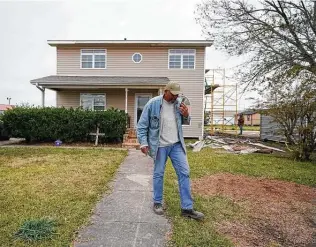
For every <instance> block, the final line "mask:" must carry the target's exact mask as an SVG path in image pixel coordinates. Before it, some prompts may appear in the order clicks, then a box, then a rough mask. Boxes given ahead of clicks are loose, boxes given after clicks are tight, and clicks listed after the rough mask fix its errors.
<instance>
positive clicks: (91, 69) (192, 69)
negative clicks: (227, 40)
mask: <svg viewBox="0 0 316 247" xmlns="http://www.w3.org/2000/svg"><path fill="white" fill-rule="evenodd" d="M48 44H49V45H50V46H53V47H56V50H57V52H56V53H57V73H56V75H51V76H47V77H43V78H38V79H34V80H31V84H33V85H36V86H37V88H38V89H40V90H41V91H42V103H43V105H44V103H45V89H46V88H48V89H51V90H54V91H56V102H57V107H61V106H64V107H74V108H76V107H79V106H81V107H83V108H84V109H92V110H106V109H108V108H110V107H114V108H119V109H121V110H125V112H127V113H128V115H129V116H130V126H131V127H132V128H135V126H136V124H137V121H138V120H139V117H140V115H141V113H142V110H143V107H144V105H145V104H146V103H147V102H148V100H149V99H150V98H152V97H154V96H157V95H159V94H163V89H164V86H165V85H166V84H167V83H168V82H169V81H177V82H179V83H180V84H181V87H182V91H183V93H184V95H185V96H186V97H187V98H188V100H189V104H190V111H191V112H190V115H191V119H192V121H191V124H190V125H189V126H184V127H183V128H184V135H185V137H201V136H203V118H204V116H203V114H204V111H203V99H204V80H205V77H204V76H205V50H206V47H208V46H211V45H212V41H205V40H193V41H192V40H190V41H186V40H176V41H175V40H158V41H148V40H138V41H131V40H112V41H111V40H103V41H100V40H95V41H90V40H52V41H48Z"/></svg>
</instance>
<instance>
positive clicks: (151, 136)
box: [137, 95, 190, 160]
mask: <svg viewBox="0 0 316 247" xmlns="http://www.w3.org/2000/svg"><path fill="white" fill-rule="evenodd" d="M162 100H163V96H162V95H160V96H157V97H154V98H152V99H150V100H149V101H148V102H147V104H146V105H145V107H144V109H143V112H142V114H141V116H140V119H139V121H138V124H137V139H138V142H139V143H140V145H141V146H148V147H149V155H150V156H151V157H152V158H153V159H154V160H156V156H157V151H158V147H159V139H160V122H161V118H160V113H161V107H162ZM176 102H177V103H176V104H175V111H176V120H177V125H178V136H179V140H180V142H181V144H182V147H183V150H184V152H186V148H185V144H184V138H183V131H182V124H184V123H185V124H188V123H189V122H190V117H188V118H184V117H183V116H182V115H181V113H180V111H179V106H180V102H178V101H176Z"/></svg>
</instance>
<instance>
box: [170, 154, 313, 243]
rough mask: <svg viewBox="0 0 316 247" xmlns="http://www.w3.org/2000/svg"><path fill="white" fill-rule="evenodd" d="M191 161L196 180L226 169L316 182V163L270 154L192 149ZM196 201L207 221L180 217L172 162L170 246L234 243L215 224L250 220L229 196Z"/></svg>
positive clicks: (240, 172) (200, 198) (192, 176)
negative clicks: (198, 150) (218, 230)
mask: <svg viewBox="0 0 316 247" xmlns="http://www.w3.org/2000/svg"><path fill="white" fill-rule="evenodd" d="M188 160H189V164H190V169H191V178H192V179H195V178H199V177H203V176H206V175H211V174H216V173H224V172H225V173H232V174H244V175H248V176H252V177H265V178H270V179H280V180H286V181H292V182H295V183H299V184H304V185H309V186H315V185H316V176H315V174H316V164H313V163H308V162H307V163H304V162H296V161H293V160H291V159H289V158H287V157H278V156H275V155H267V154H249V155H234V154H227V153H219V152H216V151H214V150H212V149H209V148H204V149H202V150H201V152H198V153H193V152H192V151H191V150H189V152H188ZM194 200H195V208H196V209H198V210H200V211H202V212H203V213H205V215H206V219H205V221H204V222H195V221H192V220H187V219H184V218H182V217H180V200H179V194H178V186H177V178H176V175H175V172H174V170H173V168H172V165H171V163H170V161H168V165H167V170H166V180H165V202H166V204H167V214H168V216H169V217H170V218H171V220H172V223H173V235H172V239H171V240H170V243H169V244H170V246H190V247H194V246H196V247H201V246H205V247H206V246H210V247H211V246H214V247H215V246H216V247H230V246H233V244H232V243H231V242H230V241H229V240H228V239H227V238H226V237H225V236H223V235H220V234H218V233H217V232H216V230H215V229H216V228H215V224H216V223H220V222H221V221H223V220H234V219H237V220H240V221H243V220H247V219H246V218H247V216H245V214H244V210H243V208H242V207H240V206H239V205H238V204H236V203H234V202H233V201H231V200H230V199H229V198H226V197H218V196H214V197H209V198H204V197H203V198H202V197H200V196H198V195H194Z"/></svg>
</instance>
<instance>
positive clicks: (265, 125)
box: [260, 114, 286, 142]
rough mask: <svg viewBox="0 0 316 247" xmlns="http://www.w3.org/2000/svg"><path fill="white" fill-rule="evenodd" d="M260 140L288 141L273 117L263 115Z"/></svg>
mask: <svg viewBox="0 0 316 247" xmlns="http://www.w3.org/2000/svg"><path fill="white" fill-rule="evenodd" d="M260 139H261V140H263V141H278V142H285V141H286V138H285V135H284V133H283V131H282V128H281V127H280V126H279V124H278V123H276V122H275V121H274V119H273V117H271V116H268V115H263V114H261V123H260Z"/></svg>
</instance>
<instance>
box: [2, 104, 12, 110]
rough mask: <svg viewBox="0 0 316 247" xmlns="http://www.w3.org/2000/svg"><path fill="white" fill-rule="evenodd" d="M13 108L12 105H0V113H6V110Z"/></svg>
mask: <svg viewBox="0 0 316 247" xmlns="http://www.w3.org/2000/svg"><path fill="white" fill-rule="evenodd" d="M12 108H14V106H13V105H6V104H0V111H6V110H8V109H12Z"/></svg>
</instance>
